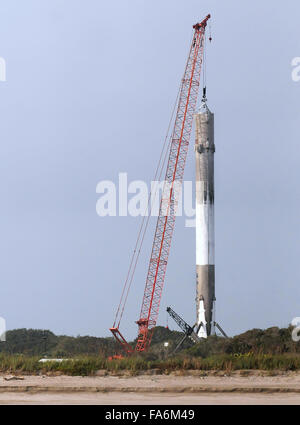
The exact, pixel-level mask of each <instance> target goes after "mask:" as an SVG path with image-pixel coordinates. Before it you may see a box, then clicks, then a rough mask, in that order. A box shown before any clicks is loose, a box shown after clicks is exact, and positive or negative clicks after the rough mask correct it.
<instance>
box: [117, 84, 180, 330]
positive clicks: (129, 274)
mask: <svg viewBox="0 0 300 425" xmlns="http://www.w3.org/2000/svg"><path fill="white" fill-rule="evenodd" d="M179 93H180V88H179V90H178V94H177V97H176V101H175V104H174V107H173V111H172V115H171V118H170V121H169V125H168V129H167V134H166V137H165V140H164V143H163V147H162V150H161V153H160V157H159V161H158V164H157V167H156V171H155V175H154V179H153V181H157V177H158V180H160V178H161V175H162V171H163V169H164V166H165V162H166V158H167V154H168V151H169V147H170V144H171V138H170V139H169V142H168V144H167V141H168V138H169V132H170V127H171V124H172V121H173V117H174V113H175V108H176V105H177V103H178V97H179ZM166 147H167V149H166ZM162 158H163V161H162ZM157 191H158V187H156V189H155V192H154V195H153V194H152V192H151V191H150V193H149V196H148V201H147V207H146V209H145V213H144V214H143V219H142V222H141V225H140V228H139V231H138V236H137V239H136V243H135V246H134V250H133V254H132V257H131V261H130V265H129V269H128V272H127V276H126V280H125V283H124V287H123V290H122V295H121V300H120V303H119V306H118V309H117V313H116V317H115V321H114V325H113V326H114V327H115V324H116V321H117V319H118V315H119V313H120V309H121V306H122V304H123V307H122V309H121V313H120V317H119V321H118V326H117V327H119V325H120V321H121V318H122V316H123V312H124V308H125V305H126V301H127V297H128V293H129V289H130V287H131V283H132V280H133V276H134V272H135V269H136V266H137V262H138V259H139V255H140V252H141V248H142V244H143V241H144V238H145V234H146V230H147V227H148V224H149V219H150V216H151V212H152V208H153V204H154V201H155V198H156V194H157ZM151 198H153V199H152V204H150V202H151ZM149 205H150V212H149V213H148V214H147V210H148V208H149ZM146 216H147V220H146ZM145 220H146V224H145ZM138 247H139V248H138ZM135 257H136V258H135ZM134 260H135V261H134ZM133 264H134V266H133ZM132 266H133V269H132ZM128 282H129V285H128ZM127 285H128V287H127ZM126 287H127V291H126V296H125V299H124V301H123V297H124V295H125V290H126Z"/></svg>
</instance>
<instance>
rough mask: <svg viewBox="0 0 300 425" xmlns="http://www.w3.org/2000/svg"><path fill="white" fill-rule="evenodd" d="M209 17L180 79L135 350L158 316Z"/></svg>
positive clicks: (142, 346) (143, 345)
mask: <svg viewBox="0 0 300 425" xmlns="http://www.w3.org/2000/svg"><path fill="white" fill-rule="evenodd" d="M209 18H210V15H208V16H207V17H206V18H205V19H204V20H203V21H202V22H200V23H197V24H196V25H194V26H193V28H194V36H193V40H192V43H191V47H190V51H189V56H188V60H187V64H186V68H185V72H184V76H183V79H182V82H181V88H180V96H179V100H178V106H177V113H176V118H175V122H174V129H173V133H172V137H171V144H170V152H169V159H168V164H167V168H166V176H165V182H164V188H163V191H162V197H161V200H160V208H159V216H158V219H157V224H156V230H155V235H154V241H153V246H152V252H151V257H150V262H149V268H148V273H147V279H146V285H145V291H144V297H143V302H142V307H141V312H140V318H139V320H138V321H137V322H136V323H137V324H138V326H139V330H138V339H137V344H136V348H135V349H136V351H139V352H141V351H145V350H147V349H148V347H149V345H150V343H151V338H152V334H153V330H154V327H155V326H156V322H157V318H158V313H159V305H160V300H161V296H162V290H163V285H164V280H165V273H166V268H167V263H168V258H169V252H170V246H171V241H172V235H173V229H174V225H175V218H176V210H177V205H178V199H179V194H180V190H181V183H182V179H183V174H184V168H185V162H186V156H187V152H188V145H189V141H190V136H191V131H192V124H193V115H194V113H195V108H196V104H197V98H198V92H199V86H200V75H201V65H202V61H203V50H204V41H205V37H204V35H205V28H206V25H207V21H208V20H209ZM110 331H111V332H112V333H113V335H114V336H115V338H116V339H117V341H118V342H119V343H120V344H121V345H122V347H123V349H124V350H125V351H126V352H127V353H131V352H133V349H132V347H131V346H130V345H129V344H128V343H127V342H126V340H125V338H124V337H123V335H122V334H121V333H120V331H119V328H118V327H113V328H110Z"/></svg>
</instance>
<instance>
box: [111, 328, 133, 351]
mask: <svg viewBox="0 0 300 425" xmlns="http://www.w3.org/2000/svg"><path fill="white" fill-rule="evenodd" d="M109 330H110V331H111V333H112V334H113V336H114V337H115V339H116V340H117V341H118V343H119V344H121V347H122V348H123V350H124V351H125V352H126V354H132V353H133V351H134V350H133V348H132V347H131V345H129V344H128V342H127V341H126V339H125V338H124V337H123V335H122V334H121V332H120V331H119V329H118V328H110V329H109Z"/></svg>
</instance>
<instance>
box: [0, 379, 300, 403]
mask: <svg viewBox="0 0 300 425" xmlns="http://www.w3.org/2000/svg"><path fill="white" fill-rule="evenodd" d="M249 373H250V372H249ZM99 374H100V375H101V374H102V375H105V372H104V371H102V373H101V371H100V372H99ZM194 375H195V376H193V374H190V375H188V376H176V374H172V375H139V376H93V377H77V376H45V375H42V376H26V375H23V376H17V377H14V376H9V375H2V376H1V377H0V404H103V405H114V404H173V405H179V404H300V374H299V373H295V372H289V373H286V374H279V375H276V376H262V375H263V374H260V372H259V371H257V372H256V373H250V374H249V376H241V374H240V373H238V372H236V373H233V374H231V375H230V376H226V375H224V376H214V375H213V374H208V375H207V376H205V375H204V376H203V373H202V374H199V372H198V373H197V372H195V373H194ZM244 375H245V372H244ZM5 378H6V379H5ZM17 378H21V379H17ZM7 379H8V380H7Z"/></svg>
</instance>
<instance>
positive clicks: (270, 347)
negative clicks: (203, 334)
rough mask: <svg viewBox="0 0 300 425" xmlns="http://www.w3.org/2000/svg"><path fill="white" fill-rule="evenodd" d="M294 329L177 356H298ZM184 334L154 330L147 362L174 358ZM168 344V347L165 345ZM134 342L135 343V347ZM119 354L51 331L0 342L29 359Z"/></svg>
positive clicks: (112, 346)
mask: <svg viewBox="0 0 300 425" xmlns="http://www.w3.org/2000/svg"><path fill="white" fill-rule="evenodd" d="M291 332H292V329H291V328H283V329H280V328H277V327H272V328H269V329H266V330H262V329H252V330H249V331H247V332H245V333H242V334H240V335H236V336H234V337H232V338H222V337H217V336H212V337H209V338H207V339H206V340H205V339H203V340H201V342H200V343H198V344H196V345H193V344H192V343H191V342H190V341H189V340H186V341H185V343H184V344H183V345H182V346H181V348H180V350H179V352H178V354H179V355H180V356H184V357H202V358H207V357H209V356H213V355H219V354H229V355H236V356H238V355H245V354H248V353H252V354H272V355H275V354H276V355H281V354H287V353H290V354H298V353H300V342H294V341H293V340H292V336H291ZM182 337H183V334H182V333H181V332H178V331H171V330H169V329H167V328H164V327H161V326H158V327H156V328H155V331H154V334H153V338H152V344H151V348H150V350H149V352H148V353H146V354H145V355H144V358H145V360H149V361H152V360H153V361H154V360H156V359H165V358H167V357H169V356H171V355H172V353H173V351H174V349H175V347H176V346H177V344H178V343H179V341H180V340H181V339H182ZM166 342H167V343H168V344H165V343H166ZM134 343H135V341H133V342H132V346H134ZM118 352H120V347H119V346H118V344H117V343H116V342H115V340H114V338H112V337H107V338H97V337H91V336H78V337H71V336H66V335H60V336H58V335H55V334H54V333H53V332H51V331H49V330H39V329H16V330H11V331H8V332H7V334H6V342H0V353H2V354H11V355H12V354H14V355H15V354H23V355H26V356H47V357H55V358H68V357H74V356H81V355H87V356H94V355H96V356H100V357H102V358H105V357H107V356H111V355H113V354H116V353H118Z"/></svg>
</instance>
